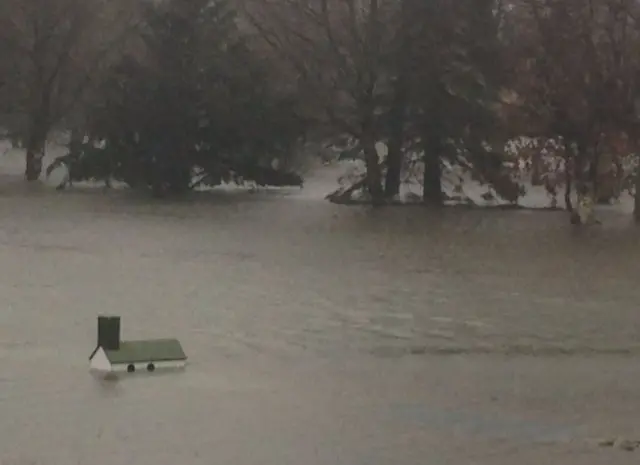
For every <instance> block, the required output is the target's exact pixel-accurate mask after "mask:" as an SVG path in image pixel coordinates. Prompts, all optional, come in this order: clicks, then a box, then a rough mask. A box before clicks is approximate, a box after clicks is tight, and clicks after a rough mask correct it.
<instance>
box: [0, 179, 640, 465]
mask: <svg viewBox="0 0 640 465" xmlns="http://www.w3.org/2000/svg"><path fill="white" fill-rule="evenodd" d="M316 188H318V186H316ZM313 189H314V185H313V182H311V183H310V190H308V189H305V190H304V191H302V192H298V191H291V192H290V193H276V194H254V195H249V194H232V193H226V194H224V193H221V194H217V195H214V196H209V197H207V198H205V197H204V196H203V197H202V198H200V199H198V200H197V201H195V202H192V203H190V202H186V201H182V202H173V203H169V204H160V203H154V202H150V201H148V200H147V199H144V198H141V197H136V196H134V195H130V194H123V193H122V192H113V193H108V194H105V193H103V192H101V191H95V190H94V191H91V192H86V191H81V190H75V191H69V192H63V193H56V192H53V191H52V190H51V189H46V188H35V189H32V188H24V187H20V186H18V185H14V184H11V183H9V184H6V183H5V184H4V185H2V186H0V215H1V217H2V221H1V222H0V266H1V272H0V273H1V279H0V292H1V295H2V308H1V309H0V367H2V368H1V369H0V463H1V464H2V465H26V464H28V465H34V464H38V465H40V464H42V465H73V464H81V465H85V464H87V465H88V464H91V465H114V464H118V465H119V464H122V465H125V464H139V465H169V464H171V465H175V464H184V465H191V464H193V465H199V464H202V465H213V464H225V465H253V464H255V465H268V464H273V465H286V464H300V465H316V464H322V465H325V464H326V465H328V464H345V465H360V464H362V465H376V464H380V465H409V464H412V465H413V464H415V465H440V464H460V465H466V464H482V465H491V464H496V465H500V464H514V463H518V464H519V465H525V464H532V465H533V464H536V465H539V464H543V463H549V464H551V463H558V464H580V465H589V464H602V463H612V464H624V463H629V464H631V463H634V464H635V463H638V462H639V461H640V455H639V454H640V450H638V451H637V452H626V451H621V450H618V449H604V448H600V447H598V446H597V445H595V443H594V441H595V440H596V439H598V438H602V437H617V436H622V437H626V438H630V439H636V438H638V437H640V423H639V422H638V421H637V419H638V415H639V414H640V358H639V357H640V314H639V312H640V309H639V308H638V302H639V301H640V286H639V285H638V276H640V263H639V261H638V258H639V256H640V255H639V252H640V240H639V239H640V236H639V235H640V231H638V230H636V229H634V227H633V226H632V225H631V224H630V218H629V217H628V216H620V215H616V214H611V215H610V217H607V218H604V223H605V224H604V225H603V226H602V227H593V228H590V229H589V230H587V231H583V232H579V233H578V232H576V231H575V230H572V229H571V228H570V227H569V226H568V224H567V223H568V222H567V219H566V217H565V216H564V215H562V214H558V213H531V212H497V211H496V212H477V211H460V210H446V211H444V212H440V213H438V212H430V211H425V210H421V209H416V208H396V209H382V210H375V211H374V210H370V209H367V208H347V207H338V206H334V205H330V204H327V203H326V202H324V201H322V200H319V199H318V198H316V197H317V196H315V195H312V194H313V192H314V190H313ZM323 189H324V188H323ZM100 313H113V314H120V315H121V316H122V319H123V320H122V324H123V333H124V334H123V336H124V337H125V338H131V339H133V338H146V337H150V338H151V337H163V336H175V337H177V338H179V339H180V340H181V341H182V342H183V345H184V348H185V350H186V352H187V353H188V355H189V357H190V365H189V366H188V368H187V370H186V371H185V372H184V373H177V374H170V375H153V376H146V375H137V376H133V377H129V378H125V379H121V380H119V381H118V382H100V381H98V380H96V379H94V378H93V377H92V376H90V375H89V373H88V365H87V364H88V361H87V357H88V355H89V353H90V352H91V350H92V349H93V347H94V344H95V332H96V328H95V325H96V316H97V315H98V314H100Z"/></svg>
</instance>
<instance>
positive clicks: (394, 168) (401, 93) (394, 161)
mask: <svg viewBox="0 0 640 465" xmlns="http://www.w3.org/2000/svg"><path fill="white" fill-rule="evenodd" d="M406 100H407V90H406V79H404V78H403V77H399V78H398V81H397V82H396V89H395V95H394V102H393V106H392V108H391V111H390V114H389V116H390V121H389V130H390V137H389V146H388V149H389V151H388V153H387V160H386V164H387V173H386V176H385V183H384V195H385V197H386V198H388V199H390V198H392V197H394V196H396V195H398V194H399V193H400V175H401V173H402V158H403V156H404V152H403V151H402V145H403V144H402V143H403V141H404V124H405V117H406V111H405V107H406Z"/></svg>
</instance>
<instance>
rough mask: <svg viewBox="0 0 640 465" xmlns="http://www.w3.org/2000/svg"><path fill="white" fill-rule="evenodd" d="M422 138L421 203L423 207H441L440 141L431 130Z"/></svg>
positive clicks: (438, 136)
mask: <svg viewBox="0 0 640 465" xmlns="http://www.w3.org/2000/svg"><path fill="white" fill-rule="evenodd" d="M426 132H427V133H426V134H425V135H424V136H423V142H422V143H423V150H424V177H423V193H422V201H423V203H424V204H425V205H433V206H441V205H442V204H443V203H444V193H443V192H442V167H441V165H440V161H441V159H440V158H441V156H442V139H441V137H440V134H439V133H438V132H437V131H434V130H433V128H431V129H430V130H429V131H426Z"/></svg>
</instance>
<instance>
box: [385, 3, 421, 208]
mask: <svg viewBox="0 0 640 465" xmlns="http://www.w3.org/2000/svg"><path fill="white" fill-rule="evenodd" d="M409 1H410V0H401V2H402V3H401V5H400V8H401V22H402V27H401V29H400V31H399V32H400V37H399V38H400V40H399V42H398V43H397V46H398V51H397V53H396V57H397V60H398V61H397V62H396V66H397V72H398V77H397V79H396V81H395V83H394V89H393V102H392V105H391V111H390V112H389V118H390V120H389V146H388V150H389V151H388V153H387V160H386V166H387V173H386V177H385V185H384V192H385V197H386V198H387V199H391V198H393V197H394V196H396V195H398V194H399V193H400V176H401V174H402V161H403V158H404V152H403V150H402V146H403V142H404V129H405V123H406V118H407V100H408V97H409V90H408V86H409V79H408V78H409V75H410V72H411V68H410V67H411V48H412V41H411V37H410V34H409V31H410V28H409V25H410V24H411V23H412V22H413V21H414V18H413V16H412V14H411V9H410V8H409Z"/></svg>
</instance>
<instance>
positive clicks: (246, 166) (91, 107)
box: [0, 0, 640, 220]
mask: <svg viewBox="0 0 640 465" xmlns="http://www.w3.org/2000/svg"><path fill="white" fill-rule="evenodd" d="M638 21H640V4H638V2H637V1H635V0H457V1H455V2H452V1H448V0H447V1H446V0H429V1H425V0H236V1H233V2H232V1H230V0H161V1H149V0H138V1H134V2H131V1H124V0H112V1H109V2H107V1H104V0H0V44H1V45H2V50H3V52H4V53H3V57H2V60H0V118H1V121H0V126H4V127H6V128H8V129H9V131H10V132H11V133H12V134H14V135H15V137H16V138H19V139H20V140H21V141H22V143H23V144H24V146H25V148H26V151H27V161H26V170H25V175H26V178H27V179H28V180H35V179H38V177H39V176H40V172H41V170H42V166H41V159H42V157H41V154H42V152H43V149H44V145H45V141H46V139H47V136H48V135H49V134H50V132H51V131H53V130H54V129H59V128H63V129H65V130H69V131H71V134H72V143H71V144H70V145H71V146H72V152H79V151H81V150H82V146H83V141H86V140H87V138H88V139H89V140H101V141H103V142H104V143H105V144H106V147H107V149H104V150H102V152H100V154H97V155H95V157H94V159H95V160H98V162H96V163H93V162H92V163H93V164H92V165H91V166H94V168H93V169H94V170H98V171H99V172H100V173H109V174H110V175H118V176H119V177H121V178H123V179H125V180H126V182H127V183H129V184H131V185H135V184H146V185H151V186H155V185H158V184H163V185H164V184H166V185H168V186H169V187H171V188H172V189H176V190H180V189H185V188H188V187H189V186H191V185H192V176H191V174H192V172H193V170H194V168H197V169H198V170H200V172H201V173H202V180H204V182H207V183H210V184H216V183H219V182H221V181H224V180H229V179H230V178H233V177H236V178H237V177H241V178H244V179H252V178H254V179H255V178H259V179H261V180H262V182H263V183H264V184H269V183H273V184H278V183H280V184H287V183H289V184H290V183H295V179H294V178H292V177H291V173H288V171H287V170H290V167H291V166H292V164H293V161H294V160H295V158H296V155H297V154H299V153H300V152H301V151H303V150H305V149H307V150H308V148H309V147H319V146H322V145H323V144H324V145H327V144H331V143H335V140H337V139H345V138H347V139H349V140H351V141H354V146H353V147H351V149H352V152H353V153H355V154H356V155H357V156H360V157H361V158H362V159H363V160H364V163H365V164H366V175H365V176H363V177H362V179H360V180H358V181H357V182H355V183H354V185H353V186H350V187H348V188H345V189H343V190H340V191H338V192H336V193H334V196H333V197H332V199H333V200H334V201H348V199H349V198H350V195H351V194H352V193H353V191H354V190H356V189H360V188H364V189H365V190H366V191H367V192H368V195H369V198H370V200H371V202H373V203H375V204H382V203H385V202H388V201H390V200H391V199H393V198H394V197H395V196H397V195H398V193H399V190H400V185H401V179H402V177H401V176H402V172H403V169H404V168H405V167H406V164H407V163H408V160H410V159H413V158H415V154H419V158H420V161H421V163H422V165H423V170H422V178H423V179H422V185H423V194H422V195H423V201H424V202H425V203H427V204H433V205H441V204H442V203H443V202H444V201H445V200H446V198H445V194H444V190H443V186H442V179H443V167H444V166H445V163H447V164H454V165H456V166H459V167H461V168H463V169H464V170H465V171H466V172H468V173H469V175H470V176H471V177H473V178H474V179H477V180H479V181H480V182H482V183H485V184H487V185H489V186H491V188H492V189H494V190H495V192H496V195H498V196H500V197H502V198H504V199H507V200H508V201H511V202H516V201H517V199H518V197H519V196H520V195H521V193H522V189H521V186H520V185H519V184H518V181H517V180H515V179H514V177H513V176H512V174H513V173H512V170H511V168H509V166H512V165H513V164H511V165H510V164H509V163H508V162H510V161H512V160H510V159H509V157H512V155H510V154H509V153H508V151H507V150H505V147H506V143H507V141H510V140H513V139H514V138H518V137H521V136H528V137H530V138H533V139H535V140H538V141H543V142H544V141H553V142H554V147H555V148H554V155H555V156H557V157H558V158H559V159H560V160H561V161H562V165H561V168H554V169H555V171H556V172H555V173H552V174H554V176H548V178H549V179H554V180H555V183H554V184H553V185H551V183H550V182H549V181H545V182H546V183H547V184H549V186H548V188H549V189H556V188H557V187H558V186H559V185H562V186H563V187H564V196H565V200H566V205H567V209H568V210H576V209H577V207H580V206H582V205H583V204H587V203H589V201H591V202H593V201H598V200H600V199H602V198H604V199H605V200H606V198H607V197H610V196H611V195H610V193H608V192H609V191H610V190H611V188H610V185H611V182H612V181H611V180H612V179H614V180H615V181H616V182H618V184H620V183H621V182H622V181H621V179H622V174H621V172H622V171H624V170H623V169H622V168H621V167H622V165H623V164H622V162H621V157H623V156H627V155H629V154H635V152H636V146H637V139H638V138H637V134H638V130H637V125H638V123H639V119H638V118H639V116H640V115H639V112H640V100H639V99H638V95H639V93H638V85H639V82H640V81H639V78H640V24H639V23H638ZM380 142H384V143H385V144H386V146H387V148H388V151H387V153H386V155H385V156H384V157H381V156H380V154H379V151H378V150H377V149H376V145H377V144H378V143H380ZM314 144H315V145H314ZM542 145H544V144H542ZM534 155H536V154H534ZM412 157H413V158H412ZM538 158H539V157H538ZM538 158H537V157H536V156H533V157H532V159H533V167H532V170H533V171H534V172H536V171H539V170H540V169H541V168H540V166H539V163H538V162H537V161H536V160H538ZM274 159H277V160H278V161H279V166H280V168H279V169H272V168H269V166H271V165H269V164H270V163H271V162H272V161H273V160H274ZM538 161H539V160H538ZM632 165H633V166H635V165H634V164H632ZM95 166H97V167H99V168H95ZM87 169H88V168H87ZM636 171H637V170H636ZM276 173H280V174H278V175H276ZM285 173H286V174H288V175H289V177H288V178H287V177H286V176H284V177H283V175H284V174H285ZM627 174H628V173H627ZM625 176H626V174H625ZM533 177H534V178H535V177H536V176H535V173H534V176H533ZM627 177H628V176H627ZM285 178H286V179H285ZM633 185H634V184H633V183H631V190H632V191H633V190H634V189H633ZM635 192H636V196H637V197H638V202H640V194H639V193H638V190H637V189H635ZM574 207H576V208H574ZM636 211H638V212H639V213H638V217H640V209H636ZM573 218H574V219H576V218H577V217H576V216H575V215H574V217H573ZM578 220H579V218H578Z"/></svg>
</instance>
